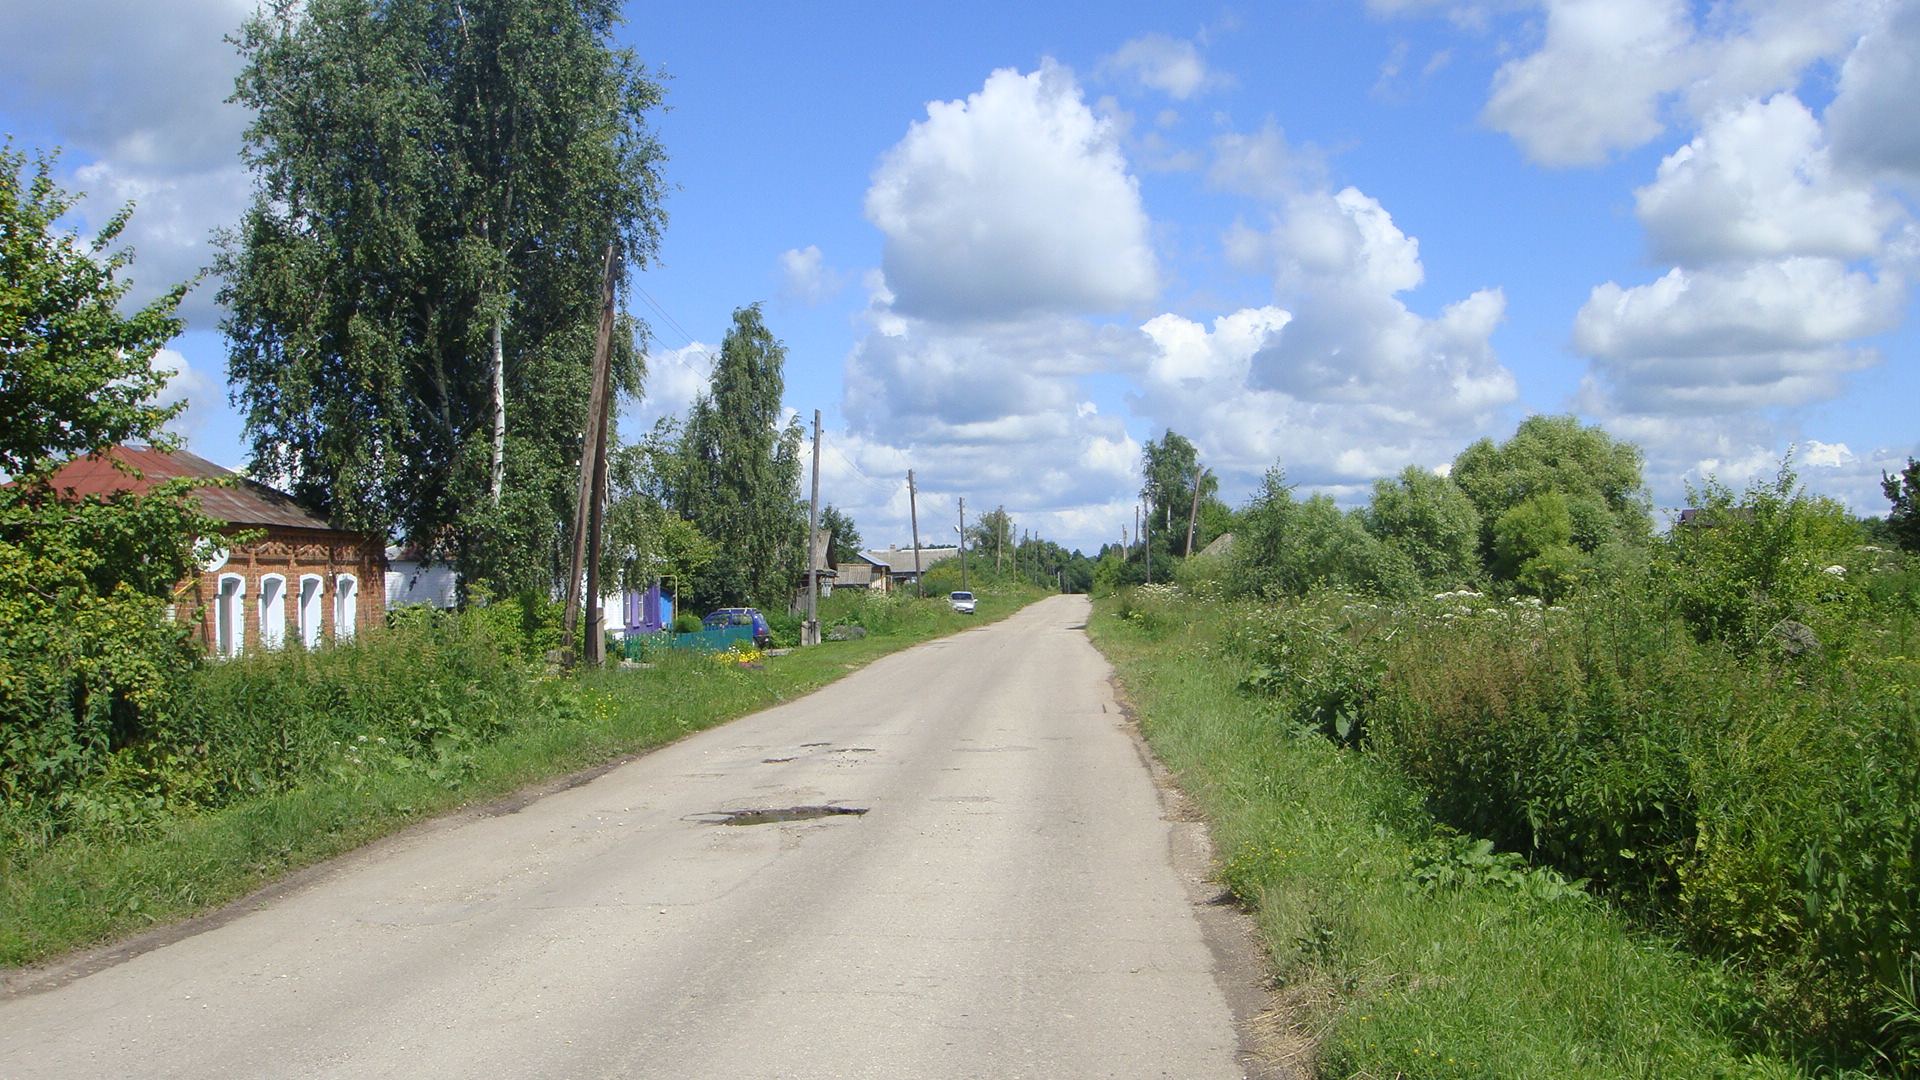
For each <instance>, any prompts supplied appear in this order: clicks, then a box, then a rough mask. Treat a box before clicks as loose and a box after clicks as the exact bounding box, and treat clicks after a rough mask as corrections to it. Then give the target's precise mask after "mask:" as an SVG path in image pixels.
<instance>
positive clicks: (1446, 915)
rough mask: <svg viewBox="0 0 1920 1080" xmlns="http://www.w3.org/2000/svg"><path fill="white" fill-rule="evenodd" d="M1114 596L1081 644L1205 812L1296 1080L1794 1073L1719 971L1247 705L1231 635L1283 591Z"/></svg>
mask: <svg viewBox="0 0 1920 1080" xmlns="http://www.w3.org/2000/svg"><path fill="white" fill-rule="evenodd" d="M1119 603H1120V598H1116V599H1115V600H1114V601H1111V602H1105V601H1103V602H1102V603H1101V605H1100V607H1099V609H1098V614H1097V615H1096V617H1095V619H1094V623H1093V632H1094V635H1095V640H1096V642H1097V643H1098V644H1099V645H1100V647H1101V648H1102V650H1103V651H1105V652H1106V653H1107V654H1108V656H1109V657H1111V658H1112V659H1113V661H1114V663H1115V665H1116V667H1117V668H1118V672H1119V675H1120V678H1121V680H1122V682H1123V684H1124V685H1125V688H1126V690H1127V694H1128V697H1129V700H1130V701H1131V702H1133V704H1134V706H1135V709H1136V711H1137V713H1138V715H1139V716H1140V719H1141V726H1142V728H1143V730H1144V731H1145V733H1146V735H1147V738H1148V739H1149V740H1150V741H1151V742H1152V744H1153V747H1154V750H1155V751H1156V753H1157V754H1158V755H1159V757H1160V758H1161V760H1163V761H1164V762H1166V764H1167V766H1168V767H1169V768H1170V769H1171V770H1173V772H1174V773H1175V775H1177V776H1179V777H1180V778H1181V785H1182V787H1183V789H1184V790H1186V791H1187V792H1189V793H1190V794H1192V795H1193V796H1194V798H1195V799H1196V801H1197V802H1198V803H1199V804H1200V806H1201V807H1202V809H1203V811H1204V812H1205V814H1206V816H1207V818H1208V820H1209V823H1210V829H1211V832H1212V835H1213V837H1214V839H1215V842H1216V843H1217V844H1218V846H1219V848H1220V850H1221V852H1222V865H1221V868H1220V873H1219V880H1220V881H1221V883H1222V884H1223V885H1225V886H1227V887H1228V888H1229V889H1231V891H1232V893H1233V894H1234V895H1235V896H1236V897H1238V898H1239V899H1241V900H1242V901H1243V902H1245V903H1247V904H1249V905H1250V906H1252V907H1253V908H1254V912H1253V914H1254V917H1255V919H1256V920H1257V923H1258V925H1259V928H1260V931H1261V933H1262V936H1263V938H1264V941H1265V943H1266V945H1267V946H1268V949H1269V954H1270V956H1271V960H1272V964H1273V978H1274V989H1275V995H1274V1002H1273V1004H1274V1006H1275V1008H1274V1011H1273V1012H1272V1014H1270V1016H1269V1017H1268V1022H1270V1023H1272V1024H1274V1025H1275V1028H1276V1029H1277V1033H1278V1034H1280V1036H1281V1037H1282V1038H1284V1039H1287V1040H1288V1042H1289V1043H1290V1044H1292V1045H1297V1046H1300V1047H1302V1049H1303V1051H1307V1052H1310V1053H1311V1054H1312V1056H1313V1059H1314V1061H1315V1062H1316V1065H1315V1075H1321V1076H1339V1077H1365V1076H1380V1077H1387V1076H1407V1077H1414V1076H1418V1077H1458V1078H1469V1077H1487V1076H1499V1077H1509V1078H1529V1080H1548V1078H1563V1077H1570V1076H1578V1077H1582V1078H1583V1080H1586V1078H1601V1080H1628V1078H1633V1080H1639V1078H1643V1077H1652V1076H1659V1077H1709V1076H1711V1077H1726V1078H1733V1077H1742V1078H1754V1080H1760V1078H1780V1077H1790V1076H1797V1075H1804V1074H1803V1073H1801V1072H1800V1071H1799V1070H1796V1069H1794V1068H1792V1067H1791V1066H1789V1065H1787V1064H1785V1063H1784V1062H1782V1061H1780V1060H1778V1059H1774V1058H1769V1057H1766V1056H1763V1055H1761V1054H1759V1053H1756V1052H1755V1051H1756V1049H1757V1048H1756V1046H1755V1045H1754V1043H1753V1041H1752V1039H1751V1035H1750V1024H1749V1018H1750V1016H1751V1015H1752V1009H1753V1003H1752V999H1751V997H1750V996H1749V995H1748V993H1747V992H1746V990H1745V988H1744V987H1743V985H1742V984H1741V981H1740V980H1739V979H1738V978H1737V977H1733V976H1728V975H1723V974H1721V973H1720V972H1719V971H1718V970H1717V969H1715V968H1713V967H1711V966H1708V965H1703V964H1697V963H1694V962H1691V961H1689V960H1688V959H1687V958H1686V957H1685V956H1684V955H1682V954H1681V953H1680V952H1679V951H1678V950H1677V949H1675V948H1673V947H1672V946H1671V944H1670V943H1668V942H1666V941H1664V940H1663V939H1661V938H1659V937H1656V936H1653V935H1648V934H1645V933H1640V932H1636V931H1635V930H1634V928H1633V926H1632V923H1631V921H1630V920H1627V919H1623V918H1622V917H1621V916H1620V915H1619V914H1618V913H1616V912H1615V911H1614V910H1612V909H1611V908H1610V907H1609V906H1608V905H1606V904H1603V903H1595V902H1589V901H1587V900H1583V899H1581V897H1580V892H1579V890H1576V888H1575V885H1576V883H1575V882H1572V881H1568V880H1566V877H1565V875H1564V873H1561V872H1556V871H1554V870H1552V869H1549V868H1545V867H1542V866H1540V865H1538V864H1537V863H1524V864H1523V862H1522V861H1521V859H1520V858H1518V857H1517V855H1516V852H1515V851H1513V850H1512V849H1502V848H1501V847H1500V846H1499V845H1487V844H1484V843H1482V842H1481V840H1480V839H1479V838H1475V839H1469V838H1467V837H1466V836H1460V835H1455V834H1453V833H1451V832H1450V831H1449V830H1447V829H1445V828H1443V827H1441V826H1439V825H1437V824H1436V823H1435V822H1434V821H1433V819H1432V817H1431V815H1430V814H1428V813H1427V812H1426V811H1425V810H1424V808H1423V806H1422V801H1423V800H1422V797H1421V794H1420V793H1419V792H1418V791H1417V790H1415V789H1414V788H1412V786H1411V785H1410V784H1409V783H1408V781H1407V780H1406V778H1405V777H1404V776H1402V775H1401V774H1400V773H1399V772H1398V770H1396V769H1395V768H1394V767H1393V766H1392V765H1391V763H1389V762H1387V761H1384V760H1382V759H1381V758H1380V757H1379V756H1378V755H1376V754H1373V753H1370V752H1366V751H1362V752H1354V751H1352V750H1349V749H1342V748H1340V747H1339V746H1337V745H1336V744H1335V743H1333V742H1331V741H1329V740H1327V739H1324V738H1321V737H1320V736H1319V735H1317V734H1313V733H1312V732H1311V731H1309V729H1307V728H1305V727H1302V726H1300V725H1297V724H1294V723H1292V722H1291V721H1288V720H1285V719H1284V707H1283V706H1282V703H1281V702H1280V700H1279V699H1268V698H1264V697H1255V698H1253V699H1251V700H1249V699H1248V697H1247V696H1246V694H1245V690H1244V688H1243V684H1244V680H1245V676H1246V674H1247V673H1248V672H1249V670H1250V669H1251V668H1252V667H1253V666H1254V665H1255V662H1254V661H1253V660H1252V659H1250V658H1249V657H1248V656H1247V655H1245V653H1244V647H1245V645H1246V644H1247V643H1250V642H1256V641H1260V640H1263V639H1264V635H1265V634H1266V633H1267V631H1268V629H1269V628H1270V626H1271V624H1272V622H1273V620H1274V619H1275V618H1276V617H1278V615H1279V614H1280V612H1281V611H1283V610H1285V609H1284V607H1282V608H1278V609H1276V607H1274V606H1271V605H1266V604H1248V603H1233V604H1215V603H1200V602H1192V601H1187V600H1182V599H1181V598H1179V597H1177V596H1169V597H1166V598H1162V599H1157V600H1153V601H1151V602H1150V604H1149V603H1148V602H1144V601H1139V600H1137V599H1136V600H1134V601H1130V603H1131V605H1132V608H1133V610H1138V611H1142V612H1145V611H1147V609H1148V608H1149V607H1151V608H1152V614H1151V615H1145V614H1143V615H1141V616H1139V617H1132V618H1125V619H1121V618H1113V617H1110V616H1109V614H1108V612H1110V611H1113V610H1115V608H1116V607H1117V606H1118V604H1119ZM1436 603H1438V604H1439V605H1440V606H1439V607H1438V608H1437V609H1436V610H1435V611H1434V613H1433V615H1432V617H1433V618H1434V619H1435V620H1436V621H1438V622H1440V623H1442V624H1443V625H1449V626H1450V625H1452V624H1453V623H1454V622H1456V621H1459V619H1461V618H1462V616H1459V615H1457V614H1456V615H1455V619H1453V620H1442V619H1440V618H1439V616H1440V615H1441V614H1454V611H1453V609H1454V608H1455V607H1471V606H1476V605H1477V606H1483V607H1486V608H1487V609H1489V610H1493V611H1498V612H1501V613H1502V614H1501V615H1500V617H1501V618H1519V617H1521V616H1520V613H1521V612H1522V611H1524V610H1533V609H1534V605H1532V604H1495V603H1489V602H1487V601H1486V600H1484V598H1474V597H1463V596H1457V595H1456V596H1454V597H1450V598H1449V600H1448V601H1441V602H1436ZM1109 604H1112V605H1113V606H1111V607H1110V606H1109ZM1336 610H1337V609H1336ZM1370 617H1377V618H1380V619H1381V626H1380V631H1381V634H1382V636H1384V635H1386V634H1389V633H1392V632H1393V628H1394V626H1395V625H1397V618H1396V617H1394V616H1391V615H1390V614H1389V613H1388V609H1382V613H1381V614H1379V615H1377V616H1370ZM1407 633H1408V630H1407V629H1404V628H1403V629H1401V630H1400V632H1399V634H1398V635H1396V640H1398V638H1403V637H1405V636H1406V634H1407ZM1309 1048H1310V1049H1309ZM1302 1056H1303V1057H1304V1056H1305V1054H1304V1053H1303V1055H1302Z"/></svg>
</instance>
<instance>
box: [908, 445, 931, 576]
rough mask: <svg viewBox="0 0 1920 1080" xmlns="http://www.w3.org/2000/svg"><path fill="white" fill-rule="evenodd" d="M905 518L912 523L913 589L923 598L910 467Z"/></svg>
mask: <svg viewBox="0 0 1920 1080" xmlns="http://www.w3.org/2000/svg"><path fill="white" fill-rule="evenodd" d="M907 520H908V521H911V522H912V523H913V590H914V592H915V594H917V595H918V596H919V597H920V599H922V600H925V599H926V598H927V586H926V584H925V583H924V582H922V581H921V580H920V507H919V504H918V503H916V502H915V501H914V495H913V470H912V469H908V470H907Z"/></svg>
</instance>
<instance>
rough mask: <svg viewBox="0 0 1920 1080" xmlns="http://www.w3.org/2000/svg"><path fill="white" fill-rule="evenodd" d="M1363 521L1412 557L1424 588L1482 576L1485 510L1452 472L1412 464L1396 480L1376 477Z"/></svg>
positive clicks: (1469, 581) (1459, 585)
mask: <svg viewBox="0 0 1920 1080" xmlns="http://www.w3.org/2000/svg"><path fill="white" fill-rule="evenodd" d="M1362 520H1363V521H1364V522H1365V523H1366V527H1367V531H1368V532H1369V533H1371V534H1373V536H1374V537H1376V538H1377V539H1379V540H1380V542H1381V543H1383V544H1386V545H1388V546H1389V547H1392V548H1396V549H1398V550H1399V551H1400V552H1401V553H1403V554H1404V555H1405V556H1406V557H1407V559H1408V561H1410V562H1411V563H1412V564H1413V570H1414V572H1415V573H1416V574H1418V575H1419V576H1420V581H1421V585H1422V587H1423V588H1424V589H1427V590H1429V591H1441V590H1447V589H1458V588H1464V587H1466V586H1468V585H1471V584H1473V582H1474V581H1475V580H1477V579H1478V578H1479V577H1480V573H1481V567H1480V554H1479V547H1480V514H1479V511H1477V510H1475V509H1474V507H1473V502H1472V500H1470V499H1468V498H1467V495H1466V492H1464V491H1462V490H1460V486H1459V485H1458V484H1455V483H1454V482H1453V481H1452V480H1451V479H1449V478H1448V477H1444V476H1441V475H1439V474H1438V473H1435V472H1434V471H1432V470H1431V469H1422V468H1420V467H1419V466H1417V465H1409V466H1407V467H1406V468H1405V469H1404V470H1402V471H1401V473H1400V475H1399V476H1398V477H1397V478H1395V479H1391V480H1387V479H1382V480H1376V481H1374V485H1373V501H1372V502H1370V503H1368V504H1367V508H1366V511H1365V512H1364V513H1363V514H1362Z"/></svg>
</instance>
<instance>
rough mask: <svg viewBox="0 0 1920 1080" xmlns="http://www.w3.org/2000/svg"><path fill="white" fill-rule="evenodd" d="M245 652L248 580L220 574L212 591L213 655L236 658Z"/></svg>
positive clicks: (237, 575)
mask: <svg viewBox="0 0 1920 1080" xmlns="http://www.w3.org/2000/svg"><path fill="white" fill-rule="evenodd" d="M246 650H247V579H246V578H244V577H242V576H240V575H239V574H221V575H220V576H219V577H218V578H215V579H214V588H213V651H214V652H216V653H218V654H219V655H221V656H239V655H240V654H241V653H244V652H246Z"/></svg>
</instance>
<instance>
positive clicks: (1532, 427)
mask: <svg viewBox="0 0 1920 1080" xmlns="http://www.w3.org/2000/svg"><path fill="white" fill-rule="evenodd" d="M1449 475H1450V478H1451V479H1452V480H1453V482H1454V483H1456V484H1458V485H1459V486H1460V489H1461V490H1462V491H1464V492H1466V494H1467V498H1468V499H1470V500H1472V502H1473V506H1474V509H1475V510H1476V511H1477V512H1478V513H1479V515H1480V549H1481V554H1482V556H1483V557H1484V558H1485V559H1486V560H1487V563H1488V565H1489V568H1490V569H1492V570H1493V571H1494V573H1495V574H1496V575H1497V576H1500V577H1504V578H1506V579H1509V580H1519V578H1520V575H1521V574H1522V571H1523V570H1524V569H1525V563H1524V562H1520V563H1514V562H1512V561H1511V560H1504V561H1503V559H1502V557H1501V556H1500V554H1499V552H1498V551H1497V550H1496V544H1497V536H1496V533H1497V528H1498V525H1499V523H1500V521H1501V520H1502V518H1503V517H1505V516H1506V515H1507V514H1508V513H1509V512H1511V511H1514V510H1515V509H1516V508H1517V507H1519V506H1520V505H1521V504H1522V503H1525V502H1527V501H1528V500H1529V499H1533V498H1535V497H1536V496H1541V495H1544V494H1545V493H1547V492H1557V493H1558V494H1559V496H1560V497H1561V499H1562V500H1564V510H1565V513H1566V517H1567V522H1568V524H1569V526H1570V528H1571V536H1570V539H1569V540H1568V541H1567V542H1566V544H1565V545H1564V548H1562V547H1556V546H1555V545H1554V544H1550V543H1546V542H1544V541H1543V542H1541V543H1538V544H1535V545H1534V546H1535V549H1536V550H1537V552H1545V551H1547V550H1548V549H1549V548H1554V549H1555V550H1554V555H1553V561H1555V562H1556V563H1562V564H1564V563H1566V562H1567V558H1568V555H1567V552H1568V551H1569V550H1571V551H1574V552H1577V553H1578V560H1579V561H1583V562H1591V561H1593V559H1594V558H1595V557H1596V556H1601V557H1603V558H1605V557H1611V550H1610V549H1617V548H1620V547H1637V546H1640V545H1644V544H1645V543H1646V542H1647V539H1648V537H1649V536H1650V534H1651V532H1652V516H1651V513H1650V510H1649V502H1648V499H1647V494H1646V487H1645V484H1644V482H1643V481H1642V479H1641V458H1640V450H1639V448H1637V447H1635V446H1634V445H1633V444H1631V443H1625V442H1616V441H1615V440H1614V439H1613V437H1612V436H1610V435H1608V434H1607V433H1606V432H1605V431H1604V430H1602V429H1601V428H1599V427H1587V426H1584V425H1582V424H1581V423H1580V421H1579V420H1578V419H1577V418H1575V417H1572V416H1530V417H1528V418H1527V419H1526V420H1524V421H1522V422H1521V424H1520V427H1519V429H1518V430H1517V431H1515V432H1514V433H1513V437H1512V438H1510V439H1508V440H1507V441H1506V442H1504V443H1500V444H1498V445H1495V443H1494V442H1493V440H1491V439H1481V440H1480V441H1479V442H1476V443H1474V444H1473V445H1471V446H1469V447H1467V448H1466V449H1465V450H1462V451H1461V452H1460V455H1459V456H1458V457H1456V458H1454V461H1453V469H1452V471H1451V473H1450V474H1449ZM1546 516H1548V517H1551V516H1553V515H1552V514H1547V515H1546ZM1535 520H1544V518H1542V515H1541V514H1540V512H1539V510H1538V508H1537V507H1536V508H1535V509H1534V510H1528V511H1526V512H1524V513H1523V514H1522V518H1521V519H1520V521H1528V522H1531V521H1535ZM1556 520H1557V519H1556ZM1519 523H1520V522H1519V521H1516V522H1511V523H1509V526H1508V533H1509V535H1510V537H1511V536H1513V535H1514V529H1515V528H1517V527H1518V524H1519ZM1508 550H1509V553H1511V552H1512V551H1515V550H1518V549H1517V548H1514V547H1513V546H1512V545H1511V544H1510V545H1509V548H1508ZM1563 569H1564V567H1563Z"/></svg>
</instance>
